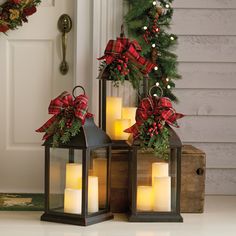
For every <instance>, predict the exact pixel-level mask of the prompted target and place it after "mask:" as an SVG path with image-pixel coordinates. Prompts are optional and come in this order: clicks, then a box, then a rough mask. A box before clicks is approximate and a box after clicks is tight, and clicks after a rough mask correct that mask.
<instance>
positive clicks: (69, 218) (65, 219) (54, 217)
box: [41, 212, 114, 226]
mask: <svg viewBox="0 0 236 236" xmlns="http://www.w3.org/2000/svg"><path fill="white" fill-rule="evenodd" d="M113 218H114V216H113V214H112V213H111V212H108V213H102V214H99V215H94V216H89V217H87V218H82V217H79V216H76V215H72V214H71V215H69V214H66V215H64V214H54V213H44V214H43V215H42V216H41V221H48V222H55V223H62V224H70V225H78V226H88V225H92V224H96V223H100V222H103V221H107V220H112V219H113Z"/></svg>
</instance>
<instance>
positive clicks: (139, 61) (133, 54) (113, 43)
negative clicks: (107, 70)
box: [98, 38, 156, 74]
mask: <svg viewBox="0 0 236 236" xmlns="http://www.w3.org/2000/svg"><path fill="white" fill-rule="evenodd" d="M141 50H142V48H141V46H140V45H139V44H138V42H137V41H135V40H133V41H130V40H129V39H128V38H117V40H110V41H109V42H108V44H107V47H106V50H105V55H104V56H103V57H101V58H98V60H105V61H106V64H107V65H110V64H111V63H112V62H113V61H114V60H116V59H117V58H119V57H121V56H126V57H127V58H129V59H130V60H131V61H132V62H133V63H134V64H135V65H136V66H137V67H139V68H140V69H141V71H142V73H144V74H148V73H150V72H151V70H152V69H153V68H154V67H155V66H156V64H154V63H152V62H151V61H148V60H147V59H145V58H144V57H142V56H141V55H140V54H139V52H140V51H141Z"/></svg>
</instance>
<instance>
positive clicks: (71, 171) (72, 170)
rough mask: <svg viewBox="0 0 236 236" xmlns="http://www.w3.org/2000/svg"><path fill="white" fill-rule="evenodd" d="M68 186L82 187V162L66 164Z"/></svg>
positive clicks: (71, 187) (73, 187) (72, 187)
mask: <svg viewBox="0 0 236 236" xmlns="http://www.w3.org/2000/svg"><path fill="white" fill-rule="evenodd" d="M66 188H70V189H82V164H76V163H67V164H66Z"/></svg>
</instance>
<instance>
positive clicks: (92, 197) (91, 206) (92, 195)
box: [88, 176, 99, 213]
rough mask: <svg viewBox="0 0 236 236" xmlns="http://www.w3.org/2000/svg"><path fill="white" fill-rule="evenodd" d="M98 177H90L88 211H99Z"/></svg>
mask: <svg viewBox="0 0 236 236" xmlns="http://www.w3.org/2000/svg"><path fill="white" fill-rule="evenodd" d="M98 211H99V207H98V177H97V176H89V177H88V212H89V213H94V212H98Z"/></svg>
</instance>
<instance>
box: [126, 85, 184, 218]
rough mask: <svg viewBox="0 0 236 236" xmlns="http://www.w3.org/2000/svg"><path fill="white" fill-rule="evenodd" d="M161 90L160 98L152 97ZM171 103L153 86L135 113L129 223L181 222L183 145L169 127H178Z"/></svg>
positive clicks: (180, 115)
mask: <svg viewBox="0 0 236 236" xmlns="http://www.w3.org/2000/svg"><path fill="white" fill-rule="evenodd" d="M153 89H158V90H160V91H161V96H160V97H159V96H158V95H157V94H154V95H152V94H151V91H152V90H153ZM182 117H183V114H181V113H177V112H176V111H175V110H174V108H173V106H172V103H171V101H170V100H169V99H168V98H166V97H162V89H161V88H160V87H159V86H158V85H156V86H153V87H152V88H151V89H150V91H149V95H148V96H147V97H146V98H144V99H142V100H141V102H140V104H139V107H138V109H137V112H136V123H135V125H133V126H132V127H130V128H129V129H127V130H126V132H128V133H131V134H132V135H131V136H130V139H129V141H128V143H129V145H130V151H129V152H130V159H129V184H130V186H129V190H130V191H129V209H130V212H129V213H130V214H129V220H130V221H134V222H135V221H137V222H182V221H183V218H182V217H181V215H180V187H181V148H182V143H181V140H180V138H179V137H178V135H177V134H176V133H175V131H174V130H173V129H172V128H171V127H170V125H171V126H174V127H179V126H178V123H177V120H178V119H180V118H182Z"/></svg>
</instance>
